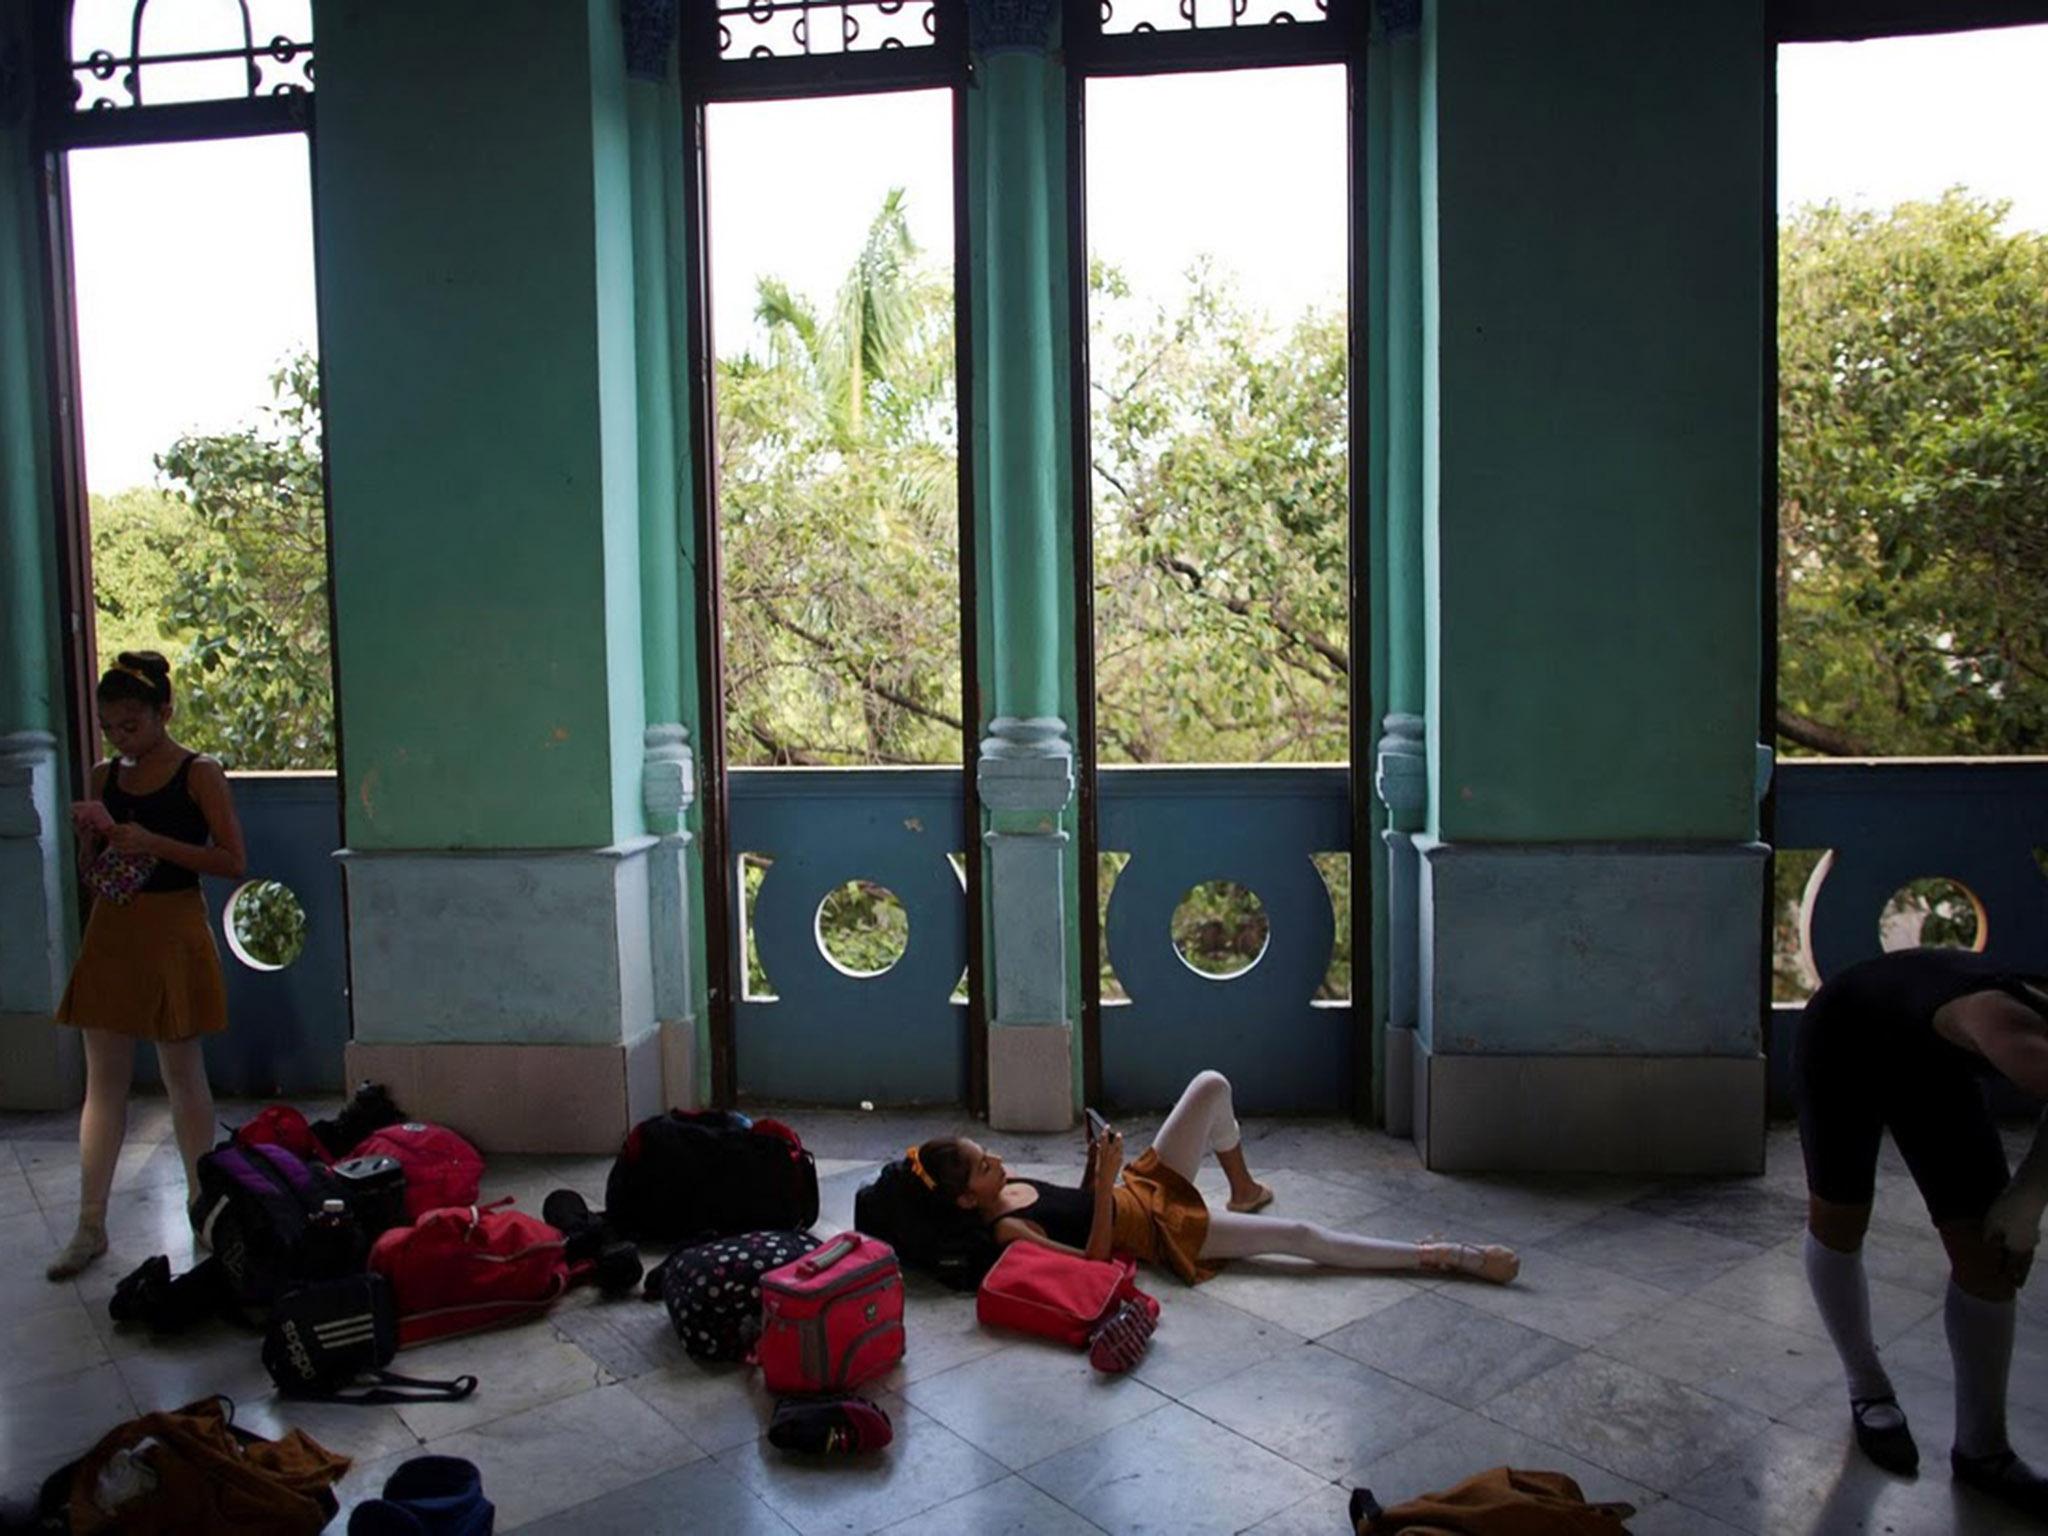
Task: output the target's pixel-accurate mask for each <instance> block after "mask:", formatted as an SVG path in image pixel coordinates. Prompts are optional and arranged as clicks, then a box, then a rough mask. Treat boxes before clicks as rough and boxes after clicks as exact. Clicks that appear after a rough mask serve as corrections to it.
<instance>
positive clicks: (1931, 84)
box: [71, 3, 2048, 491]
mask: <svg viewBox="0 0 2048 1536" xmlns="http://www.w3.org/2000/svg"><path fill="white" fill-rule="evenodd" d="M121 9H122V11H123V14H124V15H125V12H126V5H125V3H124V4H123V6H122V7H121ZM152 14H154V12H152ZM2043 80H2048V27H2032V28H2021V29H2008V30H2003V31H1997V32H1990V33H1979V34H1964V35H1959V36H1952V37H1934V38H1909V39H1897V40H1887V41H1882V42H1872V43H1853V44H1833V45H1817V46H1805V47H1799V48H1786V49H1783V50H1781V51H1780V60H1779V71H1778V94H1779V193H1780V204H1781V206H1785V207H1789V206H1791V205H1793V204H1796V203H1799V202H1806V201H1817V200H1820V199H1823V198H1828V197H1832V198H1834V199H1835V200H1837V201H1840V202H1846V203H1854V204H1858V205H1864V206H1881V205H1886V204H1889V203H1892V202H1895V201H1898V200H1900V199H1902V198H1907V197H1930V196H1934V195H1937V194H1938V193H1939V192H1940V191H1941V190H1942V189H1943V188H1944V187H1947V186H1949V185H1952V184H1955V183H1962V184H1965V185H1967V186H1969V187H1970V188H1971V189H1972V190H1975V191H1980V192H1985V193H1992V194H1996V195H1999V196H2005V197H2010V198H2012V199H2013V202H2014V209H2013V221H2014V222H2015V223H2017V224H2021V225H2024V226H2027V227H2031V228H2035V229H2048V155H2044V154H2043V152H2042V146H2043V145H2048V90H2044V89H2043V88H2042V87H2041V84H2040V82H2041V81H2043ZM1343 104H1344V91H1343V76H1342V74H1341V72H1340V71H1338V70H1336V69H1334V68H1324V69H1307V70H1288V71H1273V72H1238V73H1228V74H1219V75H1207V76H1164V77H1150V78H1144V79H1130V80H1099V81H1095V82H1092V83H1091V84H1090V85H1089V87H1088V98H1087V121H1088V169H1089V188H1088V219H1089V239H1090V247H1091V250H1092V253H1093V254H1095V255H1097V256H1101V257H1104V258H1106V259H1108V260H1110V261H1113V262H1116V263H1118V264H1119V265H1121V266H1123V267H1124V269H1125V270H1126V272H1127V273H1128V275H1129V276H1130V277H1131V279H1132V281H1133V283H1134V285H1135V286H1136V287H1137V288H1138V289H1139V291H1140V292H1141V293H1148V294H1152V295H1156V296H1165V295H1168V294H1170V293H1171V292H1172V290H1173V288H1174V286H1175V284H1176V283H1177V281H1178V277H1179V274H1180V273H1181V272H1182V271H1183V270H1184V269H1185V268H1186V266H1187V265H1188V263H1189V261H1190V260H1191V259H1192V258H1193V256H1194V255H1195V254H1196V253H1197V252H1201V251H1207V252H1209V253H1211V254H1213V255H1214V256H1215V257H1217V259H1218V260H1219V261H1220V262H1221V263H1222V264H1223V265H1224V266H1225V267H1226V268H1227V269H1229V270H1232V271H1234V272H1235V273H1237V274H1238V276H1239V279H1240V281H1241V283H1242V285H1243V291H1244V292H1245V293H1246V294H1247V295H1248V296H1249V297H1250V298H1251V300H1252V301H1253V302H1254V303H1257V304H1259V305H1261V306H1263V307H1265V308H1266V309H1268V310H1269V311H1271V312H1272V313H1273V314H1274V315H1275V317H1276V318H1279V319H1283V320H1284V319H1286V318H1290V317H1291V316H1292V315H1293V314H1294V313H1296V312H1297V311H1298V310H1299V309H1300V308H1301V307H1303V306H1304V305H1306V304H1310V303H1321V304H1337V303H1341V302H1342V299H1343V285H1344V274H1343V264H1344V240H1345V232H1344V207H1343V193H1344V167H1345V149H1344V127H1343V124H1344V106H1343ZM950 117H951V114H950V107H949V103H948V100H947V98H946V96H945V95H944V94H943V93H937V92H922V93H916V94H911V95H897V96H868V97H856V98H847V99H840V100H833V101H810V102H779V103H761V104H749V105H727V106H720V107H717V108H715V109H714V110H713V112H712V114H711V124H710V142H709V151H710V156H711V160H710V177H711V180H710V189H709V190H710V198H711V217H712V228H713V232H714V241H713V251H712V257H713V261H712V283H713V301H714V308H713V323H714V326H715V331H716V337H717V340H718V343H719V350H720V351H721V352H731V351H733V350H736V349H737V348H738V347H739V346H741V345H744V344H745V340H746V338H747V337H748V336H749V335H750V333H751V329H752V309H753V277H754V275H755V274H756V273H760V272H773V273H775V274H777V275H779V276H781V277H783V278H784V279H785V280H787V281H788V282H790V283H791V284H792V285H793V286H795V287H796V288H798V289H800V290H802V291H805V292H807V293H809V294H810V295H811V296H812V297H813V298H814V299H815V300H817V301H818V302H819V303H820V304H821V305H822V304H824V303H826V302H828V301H829V299H830V297H831V294H832V291H833V288H834V286H835V285H836V284H837V282H838V280H839V278H840V276H841V275H842V274H843V273H844V272H845V270H846V268H847V266H848V264H849V263H850V261H851V259H852V257H853V254H854V252H855V251H856V250H857V249H858V248H859V245H860V242H861V239H862V238H863V236H864V235H865V233H866V228H867V223H868V221H869V219H870V218H871V217H872V216H873V213H874V211H875V209H876V208H877V207H878V206H879V205H880V203H881V199H882V197H883V195H884V193H886V191H887V190H888V189H889V188H890V187H892V186H901V187H903V188H904V189H905V191H906V195H907V198H908V205H909V209H910V216H911V223H912V228H913V231H914V232H915V233H916V234H917V236H918V238H919V239H920V241H921V242H922V243H923V244H924V245H925V246H926V247H927V248H928V249H930V250H932V251H935V252H937V253H940V254H941V255H942V256H944V255H947V254H949V253H950V251H951V249H952V230H951V220H952V206H951V205H952V185H953V178H952V167H951V155H952V135H951V122H950ZM762 188H773V189H774V190H773V195H772V196H762V195H760V191H761V189H762ZM71 189H72V214H73V229H74V261H75V266H76V273H77V286H78V325H79V346H80V367H81V373H82V384H83V388H84V391H85V429H86V431H85V436H86V458H87V479H88V482H89V484H90V485H91V487H92V488H93V489H94V490H96V491H112V490H117V489H120V488H122V487H124V486H128V485H133V484H138V483H147V482H149V481H151V480H153V479H154V471H153V469H152V467H151V456H152V455H153V454H155V453H158V452H161V451H162V450H163V449H164V448H166V447H168V446H169V444H170V442H171V440H172V439H173V438H174V437H176V436H177V435H178V434H179V433H180V432H182V431H188V430H195V429H196V430H219V429H224V428H230V427H233V426H235V425H237V424H239V423H241V422H243V421H245V420H248V419H249V418H250V417H251V416H252V415H253V414H254V413H255V411H256V410H257V409H258V408H260V407H261V406H262V405H263V404H265V403H266V402H267V400H268V398H269V392H268V384H267V380H268V377H269V374H270V373H271V372H272V371H273V370H274V369H275V367H276V366H277V364H278V363H279V361H281V360H282V359H283V358H284V357H285V356H286V355H287V354H288V353H289V352H290V351H292V350H293V349H294V348H296V347H298V346H302V345H309V344H310V343H311V342H312V340H313V337H314V323H313V283H312V251H311V244H312V242H311V211H310V206H309V198H308V192H307V174H306V151H305V145H304V141H303V140H301V139H299V138H297V137H288V138H279V139H267V140H241V141H228V142H221V143H213V144H201V145H171V146H158V147H151V148H146V149H121V150H93V151H87V152H81V153H77V154H74V155H73V156H72V157H71Z"/></svg>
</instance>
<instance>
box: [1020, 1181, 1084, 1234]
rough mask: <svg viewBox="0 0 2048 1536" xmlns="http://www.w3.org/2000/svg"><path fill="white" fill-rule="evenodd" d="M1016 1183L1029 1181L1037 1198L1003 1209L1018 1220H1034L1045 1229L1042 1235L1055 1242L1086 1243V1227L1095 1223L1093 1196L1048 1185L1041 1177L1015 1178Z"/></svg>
mask: <svg viewBox="0 0 2048 1536" xmlns="http://www.w3.org/2000/svg"><path fill="white" fill-rule="evenodd" d="M1011 1182H1012V1183H1016V1184H1029V1185H1030V1186H1031V1187H1032V1188H1033V1189H1035V1190H1037V1191H1038V1198H1037V1199H1036V1200H1035V1201H1033V1202H1032V1203H1031V1204H1030V1205H1027V1206H1025V1207H1023V1208H1022V1209H1021V1210H1015V1211H1006V1212H1005V1213H1004V1214H1005V1215H1008V1216H1015V1217H1016V1218H1017V1219H1018V1220H1019V1221H1029V1222H1035V1223H1036V1224H1037V1225H1038V1226H1040V1227H1042V1228H1044V1229H1045V1235H1046V1236H1047V1237H1049V1238H1051V1239H1052V1240H1053V1241H1054V1242H1056V1243H1065V1244H1066V1245H1067V1246H1068V1247H1069V1248H1086V1247H1087V1246H1088V1229H1089V1228H1090V1227H1091V1226H1093V1225H1094V1222H1095V1197H1094V1196H1093V1195H1091V1194H1089V1193H1088V1191H1087V1190H1085V1189H1072V1188H1069V1187H1068V1186H1067V1185H1064V1184H1047V1183H1046V1182H1044V1181H1043V1180H1042V1179H1014V1180H1012V1181H1011Z"/></svg>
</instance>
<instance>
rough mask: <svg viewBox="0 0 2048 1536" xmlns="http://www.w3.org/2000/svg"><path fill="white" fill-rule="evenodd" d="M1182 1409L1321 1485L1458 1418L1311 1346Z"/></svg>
mask: <svg viewBox="0 0 2048 1536" xmlns="http://www.w3.org/2000/svg"><path fill="white" fill-rule="evenodd" d="M1187 1405H1188V1407H1190V1408H1192V1409H1194V1410H1195V1411H1196V1412H1197V1413H1200V1414H1203V1415H1205V1416H1206V1417H1208V1418H1212V1419H1214V1420H1215V1421H1216V1422H1217V1423H1219V1424H1221V1425H1223V1426H1224V1428H1226V1429H1230V1430H1235V1431H1236V1432H1237V1433H1238V1434H1240V1435H1243V1436H1244V1437H1245V1438H1246V1439H1248V1440H1254V1441H1256V1442H1257V1443H1258V1444H1260V1445H1263V1446H1264V1447H1265V1448H1266V1449H1267V1450H1269V1451H1272V1452H1274V1453H1275V1454H1277V1455H1280V1456H1285V1457H1286V1458H1287V1459H1288V1460H1289V1461H1291V1462H1293V1463H1294V1464H1295V1465H1296V1466H1300V1467H1306V1468H1308V1470H1310V1471H1311V1472H1314V1473H1315V1474H1316V1475H1317V1476H1318V1477H1325V1478H1341V1477H1345V1476H1347V1475H1349V1474H1350V1473H1351V1472H1353V1471H1354V1470H1356V1469H1357V1468H1360V1467H1364V1466H1368V1465H1370V1464H1371V1463H1372V1462H1374V1461H1377V1460H1378V1459H1379V1458H1380V1457H1382V1456H1384V1455H1386V1454H1387V1453H1388V1452H1389V1451H1392V1450H1395V1449H1398V1448H1399V1447H1400V1446H1403V1445H1405V1444H1407V1443H1408V1442H1409V1441H1410V1440H1412V1439H1414V1438H1415V1437H1416V1436H1417V1435H1422V1434H1427V1433H1428V1432H1429V1431H1430V1430H1431V1429H1432V1428H1433V1427H1435V1426H1436V1425H1438V1424H1441V1423H1443V1422H1445V1421H1446V1420H1448V1419H1450V1418H1451V1417H1452V1416H1454V1415H1455V1414H1456V1413H1457V1412H1458V1411H1459V1410H1458V1409H1457V1407H1456V1406H1455V1405H1453V1404H1451V1403H1447V1402H1445V1401H1443V1399H1441V1398H1437V1397H1432V1396H1430V1395H1429V1394H1428V1393H1426V1392H1419V1391H1417V1390H1416V1389H1415V1388H1414V1387H1411V1386H1409V1385H1407V1384H1406V1383H1405V1382H1399V1381H1396V1380H1395V1379H1394V1378H1393V1377H1391V1376H1388V1375H1385V1374H1383V1373H1381V1372H1379V1371H1376V1370H1373V1369H1372V1368H1371V1367H1370V1366H1365V1365H1360V1364H1359V1363H1358V1362H1357V1361H1356V1360H1349V1359H1346V1358H1345V1357H1344V1356H1342V1355H1340V1354H1337V1353H1335V1352H1334V1351H1331V1350H1327V1349H1324V1348H1322V1347H1321V1346H1320V1345H1315V1344H1308V1345H1303V1346H1302V1347H1301V1348H1299V1349H1291V1350H1288V1351H1287V1352H1286V1353H1285V1354H1280V1355H1275V1356H1274V1357H1273V1358H1272V1359H1270V1360H1266V1361H1262V1362H1261V1363H1259V1364H1258V1365H1254V1366H1252V1367H1250V1368H1249V1369H1247V1370H1243V1371H1240V1372H1238V1374H1237V1375H1235V1376H1231V1377H1228V1378H1226V1379H1225V1380H1223V1381H1219V1382H1216V1383H1214V1384H1213V1385H1211V1386H1207V1387H1204V1388H1202V1389H1201V1390H1200V1391H1198V1392H1193V1393H1190V1394H1189V1395H1188V1398H1187Z"/></svg>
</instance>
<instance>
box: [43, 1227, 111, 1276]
mask: <svg viewBox="0 0 2048 1536" xmlns="http://www.w3.org/2000/svg"><path fill="white" fill-rule="evenodd" d="M106 1251H107V1229H106V1228H105V1227H80V1228H79V1229H78V1230H77V1231H76V1232H74V1233H72V1234H71V1241H70V1242H68V1243H66V1244H65V1245H64V1246H63V1247H62V1248H60V1249H59V1250H58V1251H57V1257H55V1258H54V1259H52V1260H50V1262H49V1265H48V1267H47V1268H45V1269H44V1270H43V1274H44V1276H45V1277H46V1278H48V1279H51V1280H69V1279H70V1278H71V1277H72V1276H73V1275H76V1274H82V1273H83V1272H84V1271H85V1270H86V1269H87V1268H88V1267H89V1266H90V1265H91V1264H92V1262H93V1261H94V1260H95V1259H97V1258H98V1257H99V1256H100V1255H101V1254H103V1253H105V1252H106Z"/></svg>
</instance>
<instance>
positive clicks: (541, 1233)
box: [370, 1196, 569, 1349]
mask: <svg viewBox="0 0 2048 1536" xmlns="http://www.w3.org/2000/svg"><path fill="white" fill-rule="evenodd" d="M510 1203H511V1199H510V1197H509V1196H508V1197H507V1198H506V1199H503V1200H498V1201H495V1202H493V1203H492V1204H490V1205H487V1206H481V1207H479V1206H461V1207H455V1208H451V1209H448V1210H441V1211H429V1212H427V1213H426V1215H424V1216H422V1217H420V1219H419V1220H418V1222H416V1223H415V1224H414V1225H412V1226H410V1227H393V1228H392V1229H391V1230H390V1231H389V1232H386V1233H385V1234H384V1235H383V1236H382V1237H380V1238H378V1239H377V1241H376V1243H375V1244H373V1245H372V1246H371V1248H370V1269H371V1272H372V1273H374V1274H379V1275H382V1276H383V1277H384V1278H385V1280H386V1281H388V1282H389V1284H390V1286H391V1298H392V1302H393V1305H394V1310H396V1312H397V1313H398V1345H399V1348H401V1349H403V1348H405V1347H407V1346H408V1345H413V1344H424V1343H426V1342H427V1341H428V1340H429V1339H441V1338H446V1337H448V1335H450V1334H455V1333H476V1332H479V1331H481V1330H483V1329H485V1328H496V1327H499V1326H500V1325H502V1324H505V1323H517V1322H524V1321H525V1320H526V1319H527V1318H530V1317H537V1316H539V1315H540V1314H541V1313H543V1312H545V1311H546V1310H547V1309H548V1308H549V1307H551V1306H553V1305H554V1303H555V1300H556V1299H557V1298H558V1297H559V1296H560V1295H561V1294H562V1293H563V1292H564V1291H566V1290H568V1289H569V1259H568V1254H567V1251H566V1247H567V1244H566V1240H565V1239H564V1238H563V1236H562V1234H561V1232H560V1231H559V1230H557V1229H556V1228H554V1227H551V1226H549V1225H548V1224H547V1223H546V1222H544V1221H536V1220H535V1219H534V1218H533V1217H531V1216H528V1215H526V1214H524V1213H523V1212H520V1211H508V1210H502V1209H500V1207H502V1206H505V1205H509V1204H510Z"/></svg>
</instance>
